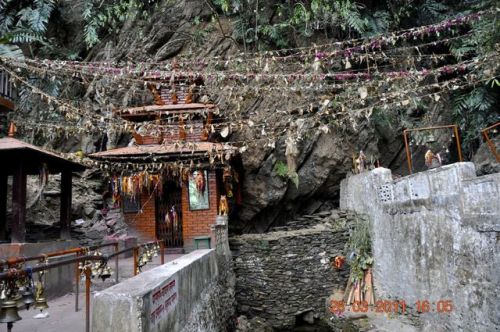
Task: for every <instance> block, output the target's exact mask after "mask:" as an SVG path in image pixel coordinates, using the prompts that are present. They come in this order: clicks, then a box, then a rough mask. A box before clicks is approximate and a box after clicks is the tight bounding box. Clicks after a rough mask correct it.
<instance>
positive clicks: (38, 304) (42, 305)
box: [34, 296, 49, 311]
mask: <svg viewBox="0 0 500 332" xmlns="http://www.w3.org/2000/svg"><path fill="white" fill-rule="evenodd" d="M48 307H49V305H48V304H47V299H46V298H45V296H40V297H39V298H37V299H36V300H35V306H34V308H35V309H38V310H40V311H43V309H47V308H48Z"/></svg>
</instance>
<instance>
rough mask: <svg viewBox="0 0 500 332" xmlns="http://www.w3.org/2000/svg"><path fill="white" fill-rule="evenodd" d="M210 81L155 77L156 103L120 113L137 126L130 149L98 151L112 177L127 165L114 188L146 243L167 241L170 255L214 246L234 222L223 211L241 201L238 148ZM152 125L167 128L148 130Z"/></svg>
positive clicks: (152, 88)
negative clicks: (224, 226)
mask: <svg viewBox="0 0 500 332" xmlns="http://www.w3.org/2000/svg"><path fill="white" fill-rule="evenodd" d="M179 81H182V82H183V83H180V82H179ZM202 85H203V81H202V79H200V78H197V77H183V78H177V79H176V80H175V82H172V81H170V82H164V81H161V80H155V79H152V80H151V82H150V83H149V85H148V88H149V90H150V91H151V93H152V94H153V98H154V105H148V106H140V107H131V108H126V109H121V110H117V111H115V112H116V114H117V115H119V116H121V117H122V118H123V119H125V120H128V121H131V122H133V123H136V126H135V129H134V130H133V131H132V135H133V140H132V142H131V143H130V144H129V146H127V147H122V148H117V149H113V150H109V151H102V152H97V153H94V154H92V155H90V158H92V159H94V160H96V161H100V162H103V163H108V164H107V166H109V168H108V170H110V173H111V174H113V165H117V164H119V165H121V171H117V172H115V173H114V176H113V175H112V179H111V187H112V192H113V196H114V198H115V200H116V201H118V202H119V204H120V205H121V208H122V210H123V213H124V215H125V219H126V221H127V223H128V225H129V226H130V227H131V228H132V229H134V230H135V231H136V233H137V235H138V237H139V238H140V239H141V240H162V241H164V243H165V246H166V248H168V249H167V250H169V251H170V252H182V251H191V250H194V249H197V248H210V247H212V246H213V245H214V244H213V243H212V242H213V240H211V226H212V225H213V224H215V223H216V220H217V219H219V220H224V219H226V220H227V218H225V217H223V218H217V216H218V215H219V214H220V215H227V214H228V213H229V210H232V209H234V207H235V206H236V205H237V204H241V196H240V195H241V190H240V189H239V183H240V182H239V176H238V172H237V171H236V168H235V167H232V164H233V161H234V159H235V158H234V156H235V153H236V150H235V148H233V147H230V146H228V145H227V144H224V143H223V142H222V141H223V136H227V133H223V135H222V136H221V133H220V132H219V131H218V128H220V126H218V125H217V123H218V121H219V123H220V121H221V119H220V118H219V117H218V107H217V105H214V104H212V103H210V102H209V101H208V97H207V96H199V95H198V92H199V90H200V87H201V86H202ZM151 123H154V124H155V125H157V127H156V128H161V129H154V130H152V129H151V128H147V124H151ZM214 159H217V160H218V161H220V160H223V161H224V165H220V163H219V164H217V163H213V161H214ZM163 165H168V166H163ZM172 165H176V167H172ZM216 165H219V166H216ZM123 169H125V170H127V169H130V172H126V171H124V170H123ZM228 201H229V203H228Z"/></svg>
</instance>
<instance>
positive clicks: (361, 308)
mask: <svg viewBox="0 0 500 332" xmlns="http://www.w3.org/2000/svg"><path fill="white" fill-rule="evenodd" d="M414 308H415V309H416V311H417V312H419V313H427V312H436V313H450V312H452V311H453V301H451V300H438V301H435V302H431V301H429V300H418V301H416V302H415V303H414ZM406 309H407V307H406V301H404V300H378V301H376V302H375V305H369V304H368V302H367V301H355V302H353V303H352V304H351V305H346V303H345V302H344V301H336V300H332V301H331V302H330V312H331V313H334V314H342V313H344V312H359V313H363V312H376V313H400V314H404V313H405V312H406Z"/></svg>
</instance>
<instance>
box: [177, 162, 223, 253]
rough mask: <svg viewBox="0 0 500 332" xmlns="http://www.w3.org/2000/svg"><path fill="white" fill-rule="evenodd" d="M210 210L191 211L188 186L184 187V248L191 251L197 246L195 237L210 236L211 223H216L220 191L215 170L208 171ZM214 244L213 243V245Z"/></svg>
mask: <svg viewBox="0 0 500 332" xmlns="http://www.w3.org/2000/svg"><path fill="white" fill-rule="evenodd" d="M208 195H209V196H208V200H209V206H210V208H209V209H208V210H199V211H190V210H189V198H188V188H187V186H183V187H182V232H183V237H184V248H185V249H186V250H187V251H191V250H193V249H194V248H195V244H194V238H195V237H198V236H207V237H210V232H211V230H210V225H213V224H215V219H216V216H217V205H218V200H217V197H218V192H217V182H216V177H215V171H208ZM213 246H214V244H213V243H212V247H213Z"/></svg>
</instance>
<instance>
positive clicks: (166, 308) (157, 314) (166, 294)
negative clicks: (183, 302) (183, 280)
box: [149, 278, 179, 326]
mask: <svg viewBox="0 0 500 332" xmlns="http://www.w3.org/2000/svg"><path fill="white" fill-rule="evenodd" d="M178 289H179V285H178V283H177V278H173V279H170V280H168V281H167V282H166V283H164V284H163V285H161V286H159V287H156V288H155V289H153V291H152V292H151V298H150V301H151V302H150V303H151V312H150V315H149V321H150V324H151V326H156V325H158V324H159V323H160V321H161V320H162V319H163V318H164V317H166V316H167V315H168V314H169V313H170V312H171V311H173V310H174V308H175V306H176V305H177V302H178V301H179V299H178Z"/></svg>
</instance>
